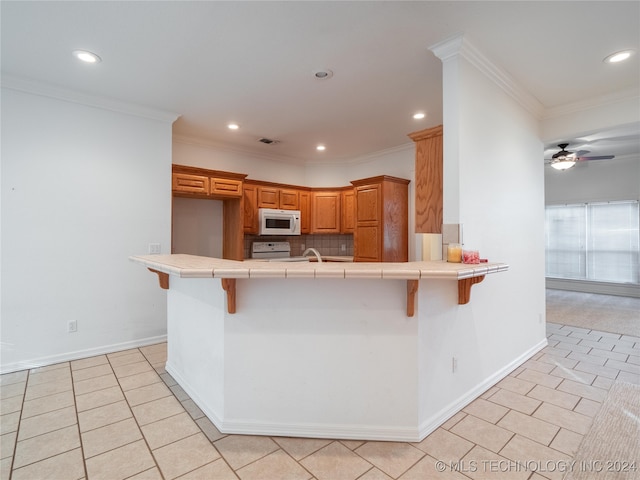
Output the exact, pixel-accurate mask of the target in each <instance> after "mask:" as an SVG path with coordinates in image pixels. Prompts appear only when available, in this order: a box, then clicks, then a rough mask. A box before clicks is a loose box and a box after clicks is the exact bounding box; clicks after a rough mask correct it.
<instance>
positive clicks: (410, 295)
mask: <svg viewBox="0 0 640 480" xmlns="http://www.w3.org/2000/svg"><path fill="white" fill-rule="evenodd" d="M417 291H418V280H407V317H413V315H414V314H415V313H416V292H417Z"/></svg>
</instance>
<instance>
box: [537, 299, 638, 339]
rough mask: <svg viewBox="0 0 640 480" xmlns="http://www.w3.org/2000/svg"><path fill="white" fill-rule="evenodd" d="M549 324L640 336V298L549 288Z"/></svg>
mask: <svg viewBox="0 0 640 480" xmlns="http://www.w3.org/2000/svg"><path fill="white" fill-rule="evenodd" d="M546 296H547V322H552V323H559V324H562V325H571V326H574V327H582V328H587V329H589V330H599V331H603V332H611V333H620V334H625V335H631V336H635V337H639V336H640V298H633V297H619V296H614V295H599V294H595V293H581V292H569V291H566V290H551V289H547V294H546Z"/></svg>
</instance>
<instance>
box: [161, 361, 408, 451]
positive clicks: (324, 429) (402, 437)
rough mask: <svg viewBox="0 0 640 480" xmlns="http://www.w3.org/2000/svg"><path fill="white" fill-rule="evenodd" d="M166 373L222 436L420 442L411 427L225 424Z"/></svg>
mask: <svg viewBox="0 0 640 480" xmlns="http://www.w3.org/2000/svg"><path fill="white" fill-rule="evenodd" d="M165 369H166V370H167V372H168V373H169V375H171V376H172V377H173V379H174V380H175V381H176V382H178V384H179V385H180V386H181V387H182V389H183V390H184V391H185V392H186V393H187V395H189V397H191V400H193V401H194V402H195V404H196V405H197V406H198V407H199V408H200V410H202V412H203V413H204V414H205V415H206V416H207V418H209V420H211V422H212V423H213V424H214V425H215V426H216V428H217V429H218V430H219V431H220V432H221V433H225V434H238V435H267V436H276V437H305V438H331V439H342V440H364V439H367V440H393V441H398V442H415V441H417V438H418V430H417V428H411V427H389V426H376V425H366V426H362V425H337V424H312V423H295V424H287V423H273V422H260V421H255V420H240V419H231V420H223V419H222V417H224V412H216V411H214V410H213V409H212V408H211V407H210V405H208V404H207V402H206V401H205V400H204V399H203V398H200V397H199V396H198V394H197V393H196V392H195V391H194V389H193V387H192V386H191V385H189V383H188V382H186V381H185V379H184V377H183V376H182V375H181V374H180V372H178V371H177V370H176V369H175V368H174V366H173V365H172V364H171V363H169V362H167V365H166V366H165Z"/></svg>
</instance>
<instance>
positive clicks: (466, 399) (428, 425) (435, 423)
mask: <svg viewBox="0 0 640 480" xmlns="http://www.w3.org/2000/svg"><path fill="white" fill-rule="evenodd" d="M547 345H548V342H547V339H546V338H545V339H544V340H541V341H540V342H538V343H537V344H536V345H534V346H533V347H531V348H530V349H529V350H527V351H526V352H524V353H523V354H522V355H520V356H518V357H517V358H515V359H514V360H513V361H512V362H511V363H509V364H508V365H506V366H505V367H504V368H502V369H500V370H498V371H497V372H496V373H494V374H493V375H491V376H490V377H488V378H487V379H486V380H484V381H483V382H482V383H480V384H478V385H477V386H476V387H474V388H472V389H471V390H469V391H468V392H467V393H465V394H464V395H462V396H461V397H460V398H458V399H457V400H455V401H454V402H452V403H451V404H449V405H448V406H446V407H445V408H443V409H442V410H440V411H439V412H438V413H436V414H435V415H433V416H432V417H431V418H428V419H427V420H425V421H424V422H423V423H422V424H421V425H420V438H419V440H417V441H422V440H424V439H425V437H426V436H427V435H429V434H430V433H432V432H433V431H434V430H436V429H437V428H438V427H439V426H440V425H442V424H443V423H444V422H446V421H447V420H449V419H450V418H451V417H453V416H454V415H455V414H456V413H458V412H459V411H460V410H462V409H463V408H464V407H466V406H467V405H469V404H470V403H471V402H473V401H474V400H475V399H476V398H478V397H479V396H480V395H482V394H483V393H484V392H486V391H487V390H489V389H490V388H491V387H493V386H494V385H495V384H496V383H498V382H499V381H500V380H502V379H503V378H505V377H506V376H507V375H509V374H510V373H511V372H513V371H514V370H515V369H516V368H518V367H519V366H520V365H522V364H523V363H524V362H526V361H527V360H529V359H530V358H531V357H533V356H534V355H535V354H536V353H538V352H539V351H540V350H542V349H543V348H544V347H546V346H547Z"/></svg>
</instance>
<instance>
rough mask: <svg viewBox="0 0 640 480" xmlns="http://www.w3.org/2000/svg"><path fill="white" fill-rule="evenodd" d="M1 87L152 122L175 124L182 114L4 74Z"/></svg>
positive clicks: (0, 82)
mask: <svg viewBox="0 0 640 480" xmlns="http://www.w3.org/2000/svg"><path fill="white" fill-rule="evenodd" d="M0 86H1V87H2V88H7V89H10V90H16V91H19V92H24V93H30V94H32V95H39V96H42V97H49V98H54V99H56V100H62V101H65V102H70V103H77V104H79V105H85V106H88V107H95V108H101V109H104V110H111V111H113V112H118V113H125V114H127V115H134V116H137V117H142V118H148V119H151V120H158V121H160V122H166V123H173V122H175V121H176V119H177V118H178V117H180V114H178V113H174V112H168V111H165V110H158V109H155V108H149V107H145V106H142V105H136V104H133V103H127V102H121V101H118V100H113V99H110V98H104V97H99V96H96V95H89V94H85V93H80V92H76V91H73V90H67V89H65V88H61V87H57V86H55V85H51V84H47V83H44V82H39V81H36V80H31V79H26V78H20V77H15V76H12V75H6V74H3V75H2V77H1V79H0Z"/></svg>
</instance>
